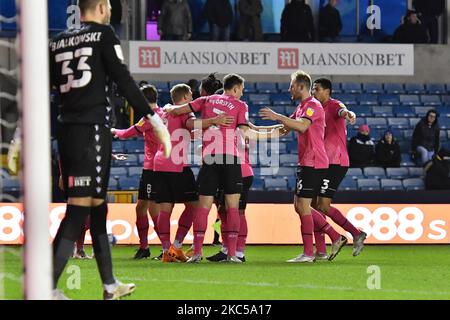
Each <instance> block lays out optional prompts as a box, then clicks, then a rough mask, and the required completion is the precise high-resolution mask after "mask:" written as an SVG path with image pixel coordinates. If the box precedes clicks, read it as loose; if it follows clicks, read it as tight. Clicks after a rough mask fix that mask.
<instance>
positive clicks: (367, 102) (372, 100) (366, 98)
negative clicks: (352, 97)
mask: <svg viewBox="0 0 450 320" xmlns="http://www.w3.org/2000/svg"><path fill="white" fill-rule="evenodd" d="M357 100H358V102H359V104H360V105H362V106H374V105H377V104H378V95H376V94H360V95H359V96H358V97H357Z"/></svg>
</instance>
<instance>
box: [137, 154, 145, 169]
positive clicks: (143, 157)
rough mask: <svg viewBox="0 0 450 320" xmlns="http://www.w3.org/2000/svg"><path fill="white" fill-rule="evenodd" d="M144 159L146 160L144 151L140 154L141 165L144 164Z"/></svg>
mask: <svg viewBox="0 0 450 320" xmlns="http://www.w3.org/2000/svg"><path fill="white" fill-rule="evenodd" d="M144 160H145V154H143V153H141V154H139V155H138V162H139V165H140V166H142V165H144Z"/></svg>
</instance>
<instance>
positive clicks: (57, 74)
mask: <svg viewBox="0 0 450 320" xmlns="http://www.w3.org/2000/svg"><path fill="white" fill-rule="evenodd" d="M78 5H79V7H80V12H81V21H82V23H81V24H80V26H79V28H74V29H69V30H66V31H64V32H62V33H60V34H59V35H57V36H56V37H55V38H54V39H52V40H51V41H50V78H51V84H52V86H54V87H56V89H57V90H58V92H59V94H60V99H61V109H60V115H59V118H58V133H57V137H58V148H59V153H60V166H61V174H62V177H63V183H64V189H65V190H66V192H67V196H68V201H67V210H66V215H65V217H64V219H63V220H62V222H61V225H60V227H59V229H58V232H57V234H56V237H55V240H54V242H53V281H54V282H53V286H54V291H53V298H54V299H67V297H66V296H65V295H64V294H63V293H62V292H61V291H60V290H58V289H57V283H58V279H59V278H60V276H61V274H62V272H63V270H64V267H65V266H66V264H67V261H68V259H69V257H70V256H71V255H72V252H73V245H74V242H75V241H76V240H77V238H78V236H79V235H80V234H81V231H82V229H83V228H84V222H85V221H86V218H87V216H89V215H90V221H91V236H92V242H93V246H94V251H95V259H96V261H97V266H98V270H99V273H100V277H101V281H102V283H103V298H104V299H106V300H112V299H119V298H121V297H123V296H126V295H129V294H131V293H132V292H133V291H134V290H135V285H134V284H132V283H129V284H125V283H121V282H119V281H118V280H117V279H115V278H114V275H113V270H112V260H111V249H110V246H109V242H108V235H107V232H106V215H107V211H108V207H107V204H106V200H105V199H106V195H107V188H108V180H109V171H110V164H111V149H112V146H111V145H112V141H111V139H112V135H111V132H110V128H109V123H110V116H111V106H110V104H109V101H108V98H107V94H108V93H107V91H108V85H109V84H110V83H111V82H115V83H116V84H117V85H118V87H119V89H120V90H121V92H122V93H123V95H124V97H125V98H126V99H127V100H128V101H129V102H130V104H131V105H132V106H133V107H134V108H135V109H136V111H137V112H139V113H142V114H148V118H149V120H150V122H151V123H152V125H153V128H154V131H155V134H156V135H157V137H158V139H159V140H160V142H161V144H162V145H163V146H164V154H165V156H166V157H169V155H170V151H171V142H170V136H169V133H168V131H167V128H166V127H165V126H164V124H163V123H162V121H161V119H160V118H159V116H158V115H156V114H155V113H154V112H153V111H152V110H151V109H150V108H148V102H147V101H146V99H145V98H144V96H143V95H142V93H141V92H140V90H139V88H138V87H137V86H136V84H135V81H134V80H133V78H132V77H131V75H130V72H129V71H128V68H127V67H126V65H125V64H124V61H123V60H124V58H123V54H122V49H121V47H120V41H119V39H118V38H117V36H116V35H115V33H114V31H113V29H112V28H111V26H110V25H109V22H110V18H111V4H110V1H109V0H79V1H78Z"/></svg>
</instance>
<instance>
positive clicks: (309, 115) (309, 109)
mask: <svg viewBox="0 0 450 320" xmlns="http://www.w3.org/2000/svg"><path fill="white" fill-rule="evenodd" d="M313 114H314V109H312V108H308V109H306V115H307V116H308V117H312V115H313Z"/></svg>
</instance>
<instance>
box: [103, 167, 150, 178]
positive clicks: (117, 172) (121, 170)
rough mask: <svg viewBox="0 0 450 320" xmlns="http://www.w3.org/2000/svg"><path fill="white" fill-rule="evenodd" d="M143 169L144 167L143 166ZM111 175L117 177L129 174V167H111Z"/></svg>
mask: <svg viewBox="0 0 450 320" xmlns="http://www.w3.org/2000/svg"><path fill="white" fill-rule="evenodd" d="M141 169H142V168H141ZM110 176H111V177H113V178H116V179H119V178H121V177H126V176H127V168H125V167H111V171H110Z"/></svg>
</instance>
